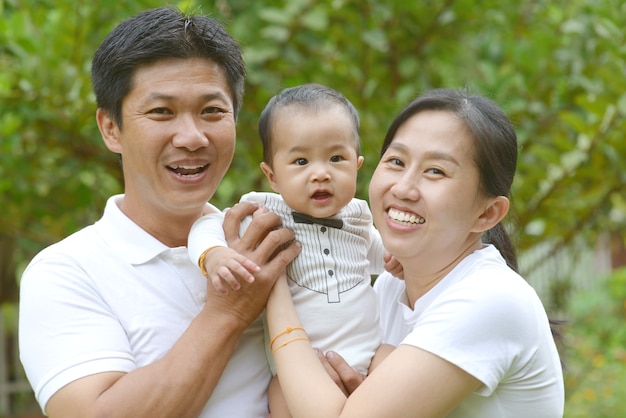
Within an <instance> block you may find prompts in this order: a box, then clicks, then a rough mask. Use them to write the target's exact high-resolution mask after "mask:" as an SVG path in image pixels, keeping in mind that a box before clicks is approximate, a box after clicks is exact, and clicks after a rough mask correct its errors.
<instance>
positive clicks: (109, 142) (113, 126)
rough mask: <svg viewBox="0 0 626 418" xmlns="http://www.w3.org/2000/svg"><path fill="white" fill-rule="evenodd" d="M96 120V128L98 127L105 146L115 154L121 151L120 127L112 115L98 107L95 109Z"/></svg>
mask: <svg viewBox="0 0 626 418" xmlns="http://www.w3.org/2000/svg"><path fill="white" fill-rule="evenodd" d="M96 122H97V123H98V129H100V135H102V140H103V141H104V144H105V145H106V147H107V148H108V149H109V150H110V151H111V152H115V153H116V154H121V153H122V144H121V143H120V139H119V138H120V129H119V127H118V126H117V123H116V122H115V120H114V119H113V117H112V116H111V115H110V114H109V112H108V111H106V110H104V109H102V108H98V110H96Z"/></svg>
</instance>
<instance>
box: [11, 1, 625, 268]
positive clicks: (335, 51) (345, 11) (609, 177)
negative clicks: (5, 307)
mask: <svg viewBox="0 0 626 418" xmlns="http://www.w3.org/2000/svg"><path fill="white" fill-rule="evenodd" d="M622 3H623V2H621V1H620V0H605V1H602V2H596V1H593V0H570V1H563V0H561V1H553V0H551V1H548V0H533V1H531V0H525V1H513V0H506V1H495V0H486V1H483V2H476V1H473V0H444V1H440V0H438V1H434V0H425V1H421V2H405V1H399V0H394V1H380V0H364V1H361V0H359V1H357V0H321V1H320V0H316V1H313V0H293V1H289V2H285V1H282V0H280V1H279V0H263V1H255V2H249V1H244V0H230V1H224V0H215V1H208V0H205V1H202V0H196V1H193V0H184V1H181V2H179V3H178V5H179V6H180V7H181V8H182V9H183V10H189V11H196V10H199V11H201V12H203V13H206V14H210V15H212V16H214V17H216V18H217V19H218V20H220V21H222V22H223V23H224V24H225V25H226V26H227V28H228V30H229V31H230V32H231V33H232V34H233V35H234V36H235V38H236V39H238V40H239V41H240V43H241V45H242V47H243V48H244V52H245V58H246V62H247V65H248V74H249V75H248V79H247V84H246V97H245V103H244V108H243V110H242V113H241V116H240V119H239V122H238V147H237V151H236V155H235V160H234V162H233V165H232V169H231V170H230V172H229V174H228V175H227V177H226V179H225V180H224V182H223V183H222V185H221V187H220V188H219V190H218V192H217V194H216V196H215V198H214V203H216V204H217V205H219V206H229V205H231V204H232V203H234V202H235V201H236V200H237V199H238V198H239V196H240V195H241V194H242V193H244V192H246V191H248V190H252V189H256V190H260V189H267V188H268V186H267V183H266V181H265V179H264V178H263V176H262V173H261V171H260V169H258V164H259V162H260V159H261V147H260V143H259V141H258V139H257V137H258V136H257V128H256V123H257V118H258V115H259V113H260V112H261V110H262V109H263V107H264V106H265V103H266V102H267V100H268V99H269V97H271V96H272V95H273V94H275V93H276V92H278V91H279V90H280V89H282V88H285V87H289V86H293V85H295V84H299V83H303V82H319V83H323V84H328V85H330V86H332V87H335V88H338V89H340V90H341V91H343V92H344V94H345V95H346V96H347V97H348V98H349V99H350V100H352V101H353V103H354V104H355V106H356V107H357V109H359V111H360V114H361V119H362V131H361V134H362V141H363V153H364V156H365V164H364V167H363V168H362V169H361V174H360V178H359V187H358V193H357V194H358V195H359V197H362V198H366V197H367V185H368V179H369V177H370V175H371V173H372V171H373V169H374V167H375V165H376V162H377V160H378V158H377V156H378V150H379V146H380V143H381V142H382V138H383V137H384V134H385V131H386V127H387V126H388V125H389V123H390V121H391V119H392V118H393V116H394V115H395V114H396V113H397V112H398V110H399V109H400V108H401V107H402V106H403V105H405V104H406V103H407V102H408V101H409V100H410V99H411V98H413V97H415V96H416V95H418V94H419V93H420V92H421V91H424V90H427V89H431V88H435V87H464V88H467V89H469V90H471V91H474V92H477V93H480V94H484V95H487V96H489V97H491V98H493V99H494V100H495V101H496V102H498V103H500V104H502V106H503V107H504V108H505V110H506V111H507V112H508V113H509V114H510V115H511V117H512V119H513V120H514V121H515V123H516V125H517V128H518V134H519V139H520V151H521V153H520V160H519V175H518V177H517V179H516V181H515V183H514V190H513V194H514V199H513V211H512V212H513V213H512V216H511V219H514V220H516V225H515V227H516V231H518V234H517V235H518V244H519V248H520V249H521V250H522V251H523V250H524V249H526V248H529V247H531V246H533V245H535V244H537V243H539V242H541V241H544V240H546V239H550V240H554V241H556V242H557V243H559V244H560V245H567V244H568V243H570V242H571V241H572V240H573V238H574V237H575V236H577V237H583V238H584V239H586V240H587V241H588V242H589V243H593V242H595V240H596V238H597V235H598V234H599V233H601V232H602V231H608V230H610V231H617V232H622V233H623V231H624V229H625V226H626V199H625V198H624V194H623V189H624V184H625V183H626V142H625V141H623V139H622V136H623V132H626V118H625V117H624V116H625V115H626V93H624V92H626V77H624V74H626V42H624V38H625V36H626V35H625V34H624V30H623V28H624V27H626V5H624V4H622ZM164 4H166V3H165V2H163V1H157V0H133V1H127V2H121V3H120V2H117V3H115V2H114V3H111V4H107V6H106V7H101V5H99V4H98V3H97V2H96V3H95V4H94V3H93V2H75V1H69V0H58V1H54V2H52V1H47V2H44V1H34V0H30V1H27V0H23V1H19V0H4V1H3V3H2V8H1V9H0V10H1V13H2V19H1V20H0V51H2V53H1V55H0V107H1V108H2V113H1V114H0V138H1V141H0V195H1V196H2V201H3V202H7V203H6V204H4V205H3V208H4V213H3V217H2V219H0V228H1V231H2V232H5V233H9V234H12V235H15V236H19V237H20V246H19V248H20V250H21V251H22V252H23V253H24V255H23V257H24V258H29V257H30V255H32V252H33V251H35V250H37V249H39V248H41V247H42V246H44V245H46V244H48V243H50V242H52V241H55V240H57V239H59V238H61V237H62V236H64V235H66V234H68V233H69V232H71V231H73V230H75V229H76V228H78V227H80V226H82V225H85V224H87V223H90V222H92V221H93V220H95V219H97V217H98V216H99V215H100V212H101V209H102V207H103V203H104V200H105V199H106V197H107V196H109V195H110V194H112V193H118V192H121V173H120V170H119V166H118V161H117V159H116V157H115V156H113V155H112V154H110V153H109V152H108V151H106V150H105V148H104V146H103V145H102V143H101V140H100V135H99V133H98V131H97V129H96V125H95V121H94V112H95V104H94V101H93V96H92V93H91V87H90V81H89V67H90V59H91V56H92V54H93V52H94V50H95V48H96V47H97V45H98V44H99V42H100V41H101V39H102V38H103V37H104V36H105V34H106V33H107V32H108V31H109V30H110V29H111V28H112V27H113V26H115V25H116V24H117V23H119V21H121V20H122V19H123V18H126V17H128V16H130V15H131V14H133V13H135V12H137V11H139V10H142V9H145V8H148V7H155V6H161V5H164Z"/></svg>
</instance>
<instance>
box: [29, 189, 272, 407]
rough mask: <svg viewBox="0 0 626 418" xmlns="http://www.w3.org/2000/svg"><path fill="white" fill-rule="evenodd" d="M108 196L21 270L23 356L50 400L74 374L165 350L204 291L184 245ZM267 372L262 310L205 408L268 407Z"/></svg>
mask: <svg viewBox="0 0 626 418" xmlns="http://www.w3.org/2000/svg"><path fill="white" fill-rule="evenodd" d="M121 199H122V196H121V195H118V196H113V197H111V198H110V199H109V200H108V202H107V205H106V208H105V211H104V215H103V217H102V219H100V220H99V221H98V222H96V223H95V224H94V225H91V226H88V227H86V228H84V229H82V230H80V231H78V232H76V233H75V234H73V235H71V236H69V237H67V238H66V239H64V240H63V241H60V242H58V243H56V244H54V245H52V246H50V247H48V248H46V249H45V250H43V251H42V252H41V253H40V254H38V255H37V256H36V257H35V258H34V259H33V260H32V262H31V263H30V264H29V266H28V267H27V269H26V271H25V272H24V275H23V277H22V280H21V285H20V287H21V297H20V324H19V340H20V357H21V360H22V363H23V364H24V368H25V371H26V374H27V376H28V379H29V381H30V383H31V385H32V387H33V389H34V391H35V396H36V398H37V400H38V402H39V404H40V405H41V408H42V409H44V408H45V405H46V403H47V402H48V400H49V399H50V397H51V396H52V395H53V394H54V393H55V392H56V391H58V390H59V389H60V388H62V387H63V386H65V385H67V384H68V383H70V382H72V381H74V380H76V379H79V378H81V377H85V376H88V375H92V374H95V373H101V372H111V371H121V372H130V371H132V370H134V369H136V368H138V367H142V366H145V365H147V364H150V363H152V362H154V361H156V360H157V359H159V358H161V357H163V356H164V355H165V354H166V353H167V352H168V351H169V350H170V348H171V347H172V346H173V345H174V343H175V342H176V341H177V340H178V339H179V337H180V336H181V335H182V334H183V332H184V331H185V330H186V329H187V327H188V326H189V324H190V323H191V321H192V320H193V319H194V317H195V316H196V315H197V314H198V313H199V312H200V310H201V309H202V307H203V305H204V303H205V301H206V289H207V280H206V279H205V278H204V277H203V276H202V274H201V273H200V271H199V269H198V268H197V267H196V266H195V265H194V264H193V263H192V262H191V261H190V259H189V256H188V254H187V248H186V247H178V248H169V247H167V246H165V245H164V244H162V243H161V242H159V241H158V240H156V239H155V238H154V237H153V236H151V235H150V234H148V233H147V232H146V231H144V230H143V229H141V228H140V227H139V226H138V225H136V224H135V223H134V222H133V221H131V220H130V219H129V218H127V217H126V216H125V215H124V214H123V213H122V212H121V210H120V209H119V207H118V205H117V202H119V201H120V200H121ZM270 378H271V374H270V371H269V368H268V365H267V361H266V358H265V351H264V344H263V327H262V323H261V321H260V320H257V321H256V322H255V323H253V324H252V325H251V326H250V327H249V329H248V330H246V332H244V334H243V335H242V336H241V338H240V340H239V343H238V345H237V348H236V349H235V352H234V353H233V356H232V357H231V360H230V362H229V363H228V365H227V367H226V369H225V370H224V373H223V375H222V378H221V380H220V382H219V384H218V386H217V387H216V388H215V390H214V392H213V395H212V396H211V399H210V401H209V402H208V403H207V405H206V407H205V408H204V410H203V412H202V414H201V415H200V417H217V416H220V417H226V416H228V417H263V418H265V416H266V415H267V412H268V410H267V396H266V390H267V385H268V383H269V380H270Z"/></svg>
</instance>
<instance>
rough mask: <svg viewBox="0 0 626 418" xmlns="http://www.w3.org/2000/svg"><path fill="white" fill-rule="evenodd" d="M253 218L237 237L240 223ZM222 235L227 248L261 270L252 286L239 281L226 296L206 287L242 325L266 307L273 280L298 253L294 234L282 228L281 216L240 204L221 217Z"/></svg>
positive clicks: (252, 205) (246, 204) (244, 203)
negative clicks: (236, 287)
mask: <svg viewBox="0 0 626 418" xmlns="http://www.w3.org/2000/svg"><path fill="white" fill-rule="evenodd" d="M250 215H252V221H251V223H250V225H249V226H248V228H247V229H246V232H245V233H244V235H243V236H241V237H240V236H239V230H240V226H241V221H242V220H243V219H244V218H246V217H247V216H250ZM224 236H225V238H226V242H227V243H228V246H229V247H230V248H232V249H234V250H236V251H237V252H238V253H239V254H241V255H242V256H244V257H246V258H247V259H249V260H250V261H252V262H253V263H255V264H256V265H257V266H259V267H260V269H259V270H258V271H257V272H255V273H253V274H254V281H253V282H252V283H250V282H248V281H245V280H240V281H239V283H240V285H241V287H240V289H239V290H238V291H237V292H230V294H228V295H225V294H222V293H219V292H217V291H215V289H212V287H211V286H210V287H209V290H208V293H209V296H210V297H211V298H212V303H214V304H217V305H218V306H217V307H218V308H219V309H223V310H226V311H228V312H232V313H233V314H234V315H236V316H237V317H239V318H240V319H241V320H242V321H244V322H245V323H250V322H252V321H253V320H255V319H256V318H257V317H258V316H259V315H260V314H261V312H262V311H263V309H264V308H265V304H266V303H267V298H268V296H269V293H270V291H271V289H272V287H273V286H274V283H275V282H276V279H278V278H279V277H280V275H281V274H282V273H283V272H284V271H285V267H286V266H287V264H289V263H290V262H291V260H293V259H294V258H295V257H296V256H297V255H298V253H299V252H300V244H299V243H297V242H295V241H294V238H295V237H294V234H293V231H291V230H289V229H286V228H283V227H282V222H281V220H280V217H279V216H278V215H276V214H275V213H272V212H269V211H267V209H264V208H259V206H258V205H256V204H254V203H249V202H243V203H239V204H237V205H235V206H234V207H233V208H231V209H230V210H228V211H227V212H226V213H225V216H224Z"/></svg>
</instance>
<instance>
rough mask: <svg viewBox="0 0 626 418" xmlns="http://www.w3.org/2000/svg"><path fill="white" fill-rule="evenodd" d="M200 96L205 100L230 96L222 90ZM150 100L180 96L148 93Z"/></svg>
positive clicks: (174, 98)
mask: <svg viewBox="0 0 626 418" xmlns="http://www.w3.org/2000/svg"><path fill="white" fill-rule="evenodd" d="M200 98H201V99H202V100H204V101H208V100H213V99H220V100H228V96H226V95H225V94H224V93H222V92H215V93H206V94H203V95H201V96H200ZM148 99H149V100H178V96H174V95H171V94H167V93H160V92H153V93H150V94H149V95H148Z"/></svg>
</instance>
